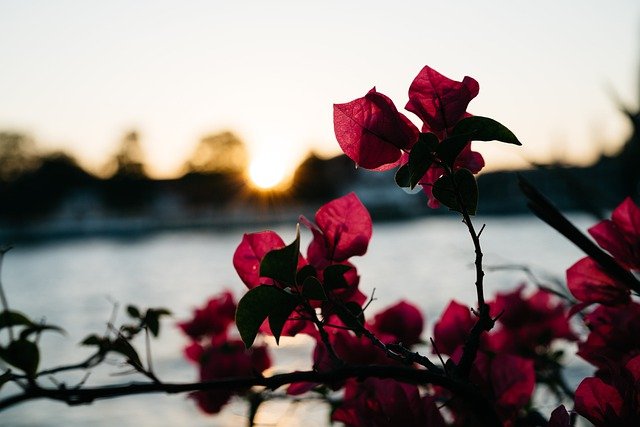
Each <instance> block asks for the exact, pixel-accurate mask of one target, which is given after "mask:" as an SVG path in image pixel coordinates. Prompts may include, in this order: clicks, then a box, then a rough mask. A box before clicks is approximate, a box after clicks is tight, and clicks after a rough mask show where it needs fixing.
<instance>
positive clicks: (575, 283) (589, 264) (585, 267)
mask: <svg viewBox="0 0 640 427" xmlns="http://www.w3.org/2000/svg"><path fill="white" fill-rule="evenodd" d="M567 286H568V288H569V291H571V293H572V294H573V296H574V297H576V298H577V299H578V300H579V301H582V302H584V303H600V304H605V305H612V306H613V305H622V304H626V303H628V302H629V301H630V291H629V288H628V287H627V286H626V285H625V284H624V283H622V282H620V281H618V280H617V279H615V278H613V277H611V276H610V275H609V274H608V273H607V272H606V271H604V270H603V269H602V267H600V265H599V264H598V263H597V262H596V261H595V260H593V259H592V258H590V257H585V258H582V259H581V260H580V261H578V262H576V263H575V264H573V265H572V266H571V267H569V269H568V270H567Z"/></svg>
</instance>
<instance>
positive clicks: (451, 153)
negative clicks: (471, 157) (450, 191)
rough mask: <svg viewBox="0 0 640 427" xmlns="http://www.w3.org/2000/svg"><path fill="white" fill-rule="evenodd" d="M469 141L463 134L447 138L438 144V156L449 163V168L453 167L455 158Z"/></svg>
mask: <svg viewBox="0 0 640 427" xmlns="http://www.w3.org/2000/svg"><path fill="white" fill-rule="evenodd" d="M470 142H471V140H469V138H468V137H467V136H465V135H459V136H452V137H450V138H447V139H445V140H444V141H442V142H441V143H440V145H439V146H438V150H437V154H438V158H439V159H440V160H442V161H443V162H445V163H446V164H447V165H449V167H450V168H453V164H454V163H455V161H456V158H457V157H458V155H459V154H460V153H461V152H462V150H463V149H464V147H466V145H467V144H469V143H470Z"/></svg>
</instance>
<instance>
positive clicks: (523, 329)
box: [489, 285, 577, 357]
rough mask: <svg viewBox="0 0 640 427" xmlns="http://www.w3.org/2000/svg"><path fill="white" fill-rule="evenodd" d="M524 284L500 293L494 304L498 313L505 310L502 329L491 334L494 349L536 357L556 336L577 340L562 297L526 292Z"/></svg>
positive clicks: (492, 307) (495, 311)
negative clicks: (528, 294) (526, 294)
mask: <svg viewBox="0 0 640 427" xmlns="http://www.w3.org/2000/svg"><path fill="white" fill-rule="evenodd" d="M523 291H524V285H522V286H519V287H518V288H517V289H516V290H515V291H513V292H508V293H499V294H498V295H497V296H496V298H495V300H494V301H493V302H491V303H490V305H491V310H492V312H494V313H501V315H500V317H499V319H498V328H496V329H495V330H493V331H492V332H491V334H490V335H489V342H490V346H491V348H492V349H493V350H494V351H496V352H507V353H511V354H518V355H521V356H523V357H534V356H535V355H536V354H538V353H539V352H540V351H541V350H544V349H547V348H548V346H549V344H551V342H552V341H553V340H556V339H566V340H570V341H575V340H576V339H577V337H576V336H575V334H574V333H573V332H572V331H571V328H570V326H569V321H568V318H567V310H566V307H564V306H563V305H562V304H561V302H560V300H559V299H558V298H554V297H553V296H552V295H551V294H550V293H549V292H545V291H543V290H538V291H536V292H535V293H533V294H532V295H530V296H528V297H525V296H524V295H523Z"/></svg>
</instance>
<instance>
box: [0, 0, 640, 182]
mask: <svg viewBox="0 0 640 427" xmlns="http://www.w3.org/2000/svg"><path fill="white" fill-rule="evenodd" d="M639 42H640V2H639V1H637V0H619V1H610V2H605V1H596V0H581V1H559V0H554V1H551V0H542V1H536V2H531V1H527V2H525V1H514V0H491V1H450V0H439V1H401V0H396V1H373V0H366V1H364V0H362V1H361V0H357V1H353V0H323V1H317V2H312V1H301V0H291V1H284V0H269V1H264V0H263V1H241V0H236V1H224V2H223V1H215V0H210V1H158V0H153V1H151V0H147V1H141V0H138V1H135V2H131V1H114V0H111V1H92V0H83V1H55V0H43V1H9V0H0V130H17V131H23V132H27V133H29V134H30V135H32V136H33V137H34V138H35V139H36V140H37V141H38V142H39V143H40V145H41V146H42V147H44V148H47V149H48V148H63V149H67V150H69V151H71V152H72V153H73V154H75V155H76V156H78V157H79V159H80V160H81V161H82V162H83V164H85V165H87V166H89V167H93V168H97V167H99V166H100V165H102V164H103V163H104V162H105V161H106V158H107V157H108V156H109V155H110V154H111V153H112V152H113V151H114V150H115V148H116V146H117V144H118V142H119V140H120V139H121V137H122V136H123V134H124V133H125V132H126V131H128V130H131V129H137V130H138V131H139V132H140V134H141V138H142V145H143V149H144V150H145V152H146V154H147V159H148V162H149V164H150V165H151V166H152V167H153V168H154V171H155V174H156V175H158V176H167V175H169V174H171V173H172V171H174V170H175V168H177V167H179V166H180V165H181V164H182V162H183V161H184V160H185V158H187V157H188V156H189V155H190V154H191V152H192V151H193V149H194V148H195V145H196V144H197V143H198V141H199V139H200V137H201V136H203V135H204V134H207V133H213V132H217V131H220V130H225V129H231V130H233V131H235V132H237V133H238V134H239V135H240V136H241V137H242V138H243V139H244V140H245V142H246V143H247V145H248V146H249V149H250V150H251V152H252V153H253V154H254V155H255V156H259V155H261V153H274V152H277V153H280V154H279V155H280V156H281V157H282V158H283V159H296V160H297V159H300V158H301V157H302V156H304V155H305V154H306V153H307V152H308V151H309V150H311V149H313V150H316V151H318V152H320V153H321V154H325V155H330V154H338V152H339V151H338V150H339V149H338V145H337V143H336V142H335V137H334V135H333V123H332V104H333V103H335V102H346V101H350V100H352V99H354V98H357V97H360V96H363V95H364V94H365V93H366V92H367V91H368V90H369V89H370V88H371V87H372V86H374V85H375V86H376V87H377V89H378V90H379V91H380V92H383V93H385V94H387V95H389V96H390V97H391V98H392V99H393V100H394V101H395V103H396V105H397V106H398V108H400V109H401V108H403V107H404V105H405V103H406V101H407V90H408V87H409V84H410V83H411V81H412V80H413V78H414V77H415V75H416V74H417V73H418V71H419V70H420V69H421V68H422V66H423V65H425V64H429V65H430V66H432V67H433V68H435V69H436V70H438V71H440V72H441V73H443V74H445V75H446V76H448V77H451V78H454V79H456V80H461V79H462V78H463V77H464V76H465V75H469V76H471V77H474V78H475V79H476V80H478V82H479V83H480V95H479V96H478V97H477V98H476V99H475V100H473V101H472V103H471V105H470V108H469V111H470V112H471V113H473V114H477V115H485V116H489V117H492V118H494V119H496V120H498V121H500V122H502V123H503V124H505V125H507V126H508V127H509V128H510V129H511V130H513V131H514V133H516V135H517V136H518V137H519V138H520V140H521V141H522V142H523V143H524V147H523V148H515V147H507V146H506V145H502V144H497V143H494V144H491V143H476V147H481V149H480V151H482V152H483V153H485V154H486V158H487V163H488V165H489V166H490V167H492V168H496V167H501V166H505V165H509V164H510V165H514V164H515V163H514V162H516V161H520V162H521V161H522V159H529V160H534V161H548V160H549V159H550V157H552V156H555V157H562V158H564V159H565V160H567V161H581V162H584V161H587V160H589V159H593V158H594V156H595V155H596V154H597V153H598V152H600V151H602V150H603V146H604V147H605V148H604V149H605V150H607V151H608V152H611V151H612V150H614V149H615V148H617V147H618V146H619V145H620V143H622V141H623V140H624V138H625V137H626V136H627V135H628V132H629V127H628V124H627V123H626V121H625V119H624V118H623V117H622V116H621V115H620V114H619V113H618V112H617V110H616V106H615V104H614V102H613V98H612V96H611V93H612V92H615V93H617V94H618V95H619V96H620V98H621V99H622V100H624V101H625V102H627V103H628V104H630V105H631V106H632V107H634V108H635V107H637V106H638V101H639V97H640V90H639V88H638V80H639V77H640V72H639V64H638V61H639V57H640V55H639V54H640V43H639ZM408 115H409V116H411V113H408ZM412 118H413V117H412Z"/></svg>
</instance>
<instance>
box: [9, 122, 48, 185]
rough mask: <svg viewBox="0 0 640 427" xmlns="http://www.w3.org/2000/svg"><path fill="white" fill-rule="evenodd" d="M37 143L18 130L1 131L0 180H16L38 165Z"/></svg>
mask: <svg viewBox="0 0 640 427" xmlns="http://www.w3.org/2000/svg"><path fill="white" fill-rule="evenodd" d="M38 163H39V161H38V157H37V155H36V149H35V143H34V141H33V139H32V138H31V137H29V136H27V135H24V134H22V133H18V132H0V181H2V182H10V181H14V180H16V179H17V178H18V177H19V176H21V175H23V174H24V173H26V172H27V171H31V170H33V169H35V168H36V167H37V166H38Z"/></svg>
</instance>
